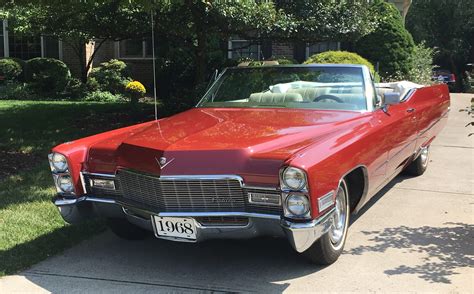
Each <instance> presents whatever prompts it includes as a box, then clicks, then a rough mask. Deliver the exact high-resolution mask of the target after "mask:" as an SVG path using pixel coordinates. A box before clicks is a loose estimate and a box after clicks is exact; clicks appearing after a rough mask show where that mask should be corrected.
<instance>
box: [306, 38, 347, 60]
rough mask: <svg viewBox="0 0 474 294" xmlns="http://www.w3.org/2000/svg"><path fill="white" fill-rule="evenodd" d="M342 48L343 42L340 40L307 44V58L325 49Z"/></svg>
mask: <svg viewBox="0 0 474 294" xmlns="http://www.w3.org/2000/svg"><path fill="white" fill-rule="evenodd" d="M340 48H341V43H340V42H331V41H328V42H316V43H312V44H307V45H306V58H308V57H310V56H312V55H314V54H318V53H321V52H324V51H330V50H339V49H340Z"/></svg>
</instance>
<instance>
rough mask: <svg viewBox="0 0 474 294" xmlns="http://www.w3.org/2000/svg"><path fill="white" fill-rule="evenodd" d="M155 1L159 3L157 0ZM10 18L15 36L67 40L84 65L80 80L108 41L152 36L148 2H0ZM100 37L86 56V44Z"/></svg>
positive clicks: (54, 0) (84, 78) (84, 79)
mask: <svg viewBox="0 0 474 294" xmlns="http://www.w3.org/2000/svg"><path fill="white" fill-rule="evenodd" d="M155 3H156V2H155ZM0 7H1V8H0V11H3V13H4V14H6V15H7V16H8V18H9V23H8V25H9V30H13V31H14V32H15V35H36V36H37V35H40V34H43V35H48V36H51V37H53V38H56V39H60V40H62V41H63V42H64V43H67V44H68V45H69V46H71V47H72V48H73V49H74V50H73V52H75V53H76V55H77V58H78V61H79V60H86V62H85V63H83V62H82V63H79V62H78V64H80V65H81V75H82V76H81V79H82V81H83V82H85V81H86V77H87V72H88V70H89V68H90V66H91V64H92V60H93V58H94V56H95V54H96V52H97V51H98V49H99V48H100V46H101V45H102V44H103V43H104V42H105V41H115V40H123V39H129V38H140V37H144V36H149V33H150V19H149V12H150V10H149V5H148V8H145V7H146V6H145V5H142V4H140V3H139V2H136V1H115V0H114V1H108V0H103V1H100V0H99V1H72V0H64V1H56V0H52V1H34V2H31V1H7V2H6V4H5V5H0ZM90 40H100V41H97V43H96V44H95V50H94V52H93V53H92V54H91V55H90V56H86V52H85V50H84V46H85V44H86V43H88V42H89V41H90Z"/></svg>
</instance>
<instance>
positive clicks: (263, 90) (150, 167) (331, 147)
mask: <svg viewBox="0 0 474 294" xmlns="http://www.w3.org/2000/svg"><path fill="white" fill-rule="evenodd" d="M449 103H450V102H449V91H448V88H447V86H446V85H435V86H427V87H423V86H420V85H416V84H413V83H409V82H399V83H390V84H378V85H376V84H374V82H373V79H372V77H371V74H370V72H369V70H368V69H367V67H365V66H362V65H320V64H313V65H298V66H266V67H265V66H264V67H246V68H242V67H240V68H229V69H227V70H225V71H224V72H223V73H222V74H221V75H220V76H219V78H218V79H217V80H216V81H215V82H214V84H213V85H212V86H211V87H210V89H209V90H208V91H207V93H206V94H205V95H204V97H203V98H202V100H201V101H200V102H199V103H198V104H197V106H196V107H194V108H192V109H190V110H188V111H185V112H183V113H180V114H176V115H174V116H171V117H167V118H163V119H158V120H154V121H150V122H147V123H143V124H139V125H134V126H130V127H126V128H122V129H117V130H113V131H110V132H106V133H102V134H98V135H95V136H91V137H87V138H83V139H80V140H76V141H73V142H67V143H64V144H62V145H59V146H57V147H55V148H54V149H53V150H52V153H51V154H50V155H49V161H50V165H51V170H52V174H53V177H54V182H55V185H56V188H57V192H58V195H57V197H56V198H55V200H54V202H55V204H56V205H57V206H58V208H59V211H60V213H61V215H62V216H63V218H64V219H65V220H66V221H67V222H69V223H76V222H79V221H81V220H84V219H89V218H92V217H95V216H100V217H103V218H105V219H106V220H107V223H108V225H109V227H110V229H111V230H112V231H113V232H114V233H116V234H117V235H118V236H119V237H122V238H125V239H140V238H144V237H146V236H147V235H149V234H151V232H153V233H154V235H155V236H156V237H157V238H161V239H166V240H172V241H182V242H200V241H203V240H207V239H212V238H253V237H257V236H281V237H286V238H287V239H288V241H289V242H290V244H291V245H292V247H294V249H295V250H296V251H297V252H299V253H302V254H304V255H305V256H307V257H308V258H309V259H310V260H311V261H313V262H315V263H319V264H330V263H333V262H334V261H336V259H337V258H338V257H339V255H340V254H341V252H342V250H343V247H344V243H345V240H346V236H347V229H348V225H349V218H350V215H351V214H352V213H355V212H357V211H358V210H359V209H360V208H361V207H362V206H363V205H364V204H365V203H367V201H368V200H369V199H370V198H371V197H372V196H373V195H374V194H375V193H377V192H378V191H379V190H380V189H381V188H382V187H383V186H384V185H386V184H387V183H388V182H389V181H390V180H391V179H393V178H394V177H395V176H396V175H397V174H399V173H400V172H401V171H403V170H404V171H406V172H408V173H410V174H412V175H421V174H422V173H423V172H424V171H425V169H426V168H427V165H428V163H429V159H428V156H429V148H430V144H431V142H432V141H433V139H434V138H435V137H436V136H437V134H438V133H439V132H440V130H441V129H442V128H443V126H444V125H445V123H446V120H447V114H448V111H449Z"/></svg>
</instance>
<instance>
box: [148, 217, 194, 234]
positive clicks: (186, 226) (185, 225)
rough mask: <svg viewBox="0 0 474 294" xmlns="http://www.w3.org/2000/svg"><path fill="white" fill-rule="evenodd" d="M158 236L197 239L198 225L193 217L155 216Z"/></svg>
mask: <svg viewBox="0 0 474 294" xmlns="http://www.w3.org/2000/svg"><path fill="white" fill-rule="evenodd" d="M153 221H154V223H155V230H156V235H157V236H158V237H176V238H183V239H192V240H196V226H195V225H194V220H193V219H192V218H183V217H161V216H153Z"/></svg>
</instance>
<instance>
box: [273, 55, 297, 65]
mask: <svg viewBox="0 0 474 294" xmlns="http://www.w3.org/2000/svg"><path fill="white" fill-rule="evenodd" d="M270 60H275V61H278V64H280V65H289V64H298V61H296V60H294V59H293V58H288V57H273V58H270Z"/></svg>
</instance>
